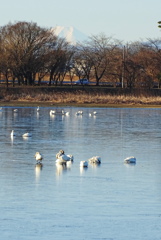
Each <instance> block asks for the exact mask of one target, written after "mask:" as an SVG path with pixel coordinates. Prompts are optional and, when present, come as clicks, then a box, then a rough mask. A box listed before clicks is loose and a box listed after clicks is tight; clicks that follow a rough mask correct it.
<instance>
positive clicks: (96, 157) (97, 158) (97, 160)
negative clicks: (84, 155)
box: [88, 156, 101, 164]
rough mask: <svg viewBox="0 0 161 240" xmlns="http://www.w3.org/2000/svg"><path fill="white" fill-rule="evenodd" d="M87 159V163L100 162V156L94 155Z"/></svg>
mask: <svg viewBox="0 0 161 240" xmlns="http://www.w3.org/2000/svg"><path fill="white" fill-rule="evenodd" d="M88 161H89V163H95V164H100V163H101V157H99V156H94V157H92V158H89V159H88Z"/></svg>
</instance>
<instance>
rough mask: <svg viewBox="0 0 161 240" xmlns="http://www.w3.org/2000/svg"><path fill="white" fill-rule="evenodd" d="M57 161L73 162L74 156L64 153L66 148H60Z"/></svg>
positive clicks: (62, 162) (61, 162) (60, 162)
mask: <svg viewBox="0 0 161 240" xmlns="http://www.w3.org/2000/svg"><path fill="white" fill-rule="evenodd" d="M56 159H57V160H56V161H55V162H56V163H59V164H61V165H63V164H66V163H67V162H73V160H74V157H73V155H66V154H65V153H64V150H60V151H59V152H58V153H57V154H56Z"/></svg>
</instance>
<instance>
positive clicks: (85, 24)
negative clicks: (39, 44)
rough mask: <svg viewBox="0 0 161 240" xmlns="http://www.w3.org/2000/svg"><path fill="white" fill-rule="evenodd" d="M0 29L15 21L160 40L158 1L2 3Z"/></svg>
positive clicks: (9, 0)
mask: <svg viewBox="0 0 161 240" xmlns="http://www.w3.org/2000/svg"><path fill="white" fill-rule="evenodd" d="M0 10H1V11H0V26H4V25H6V24H8V23H9V22H11V23H14V22H17V21H28V22H31V21H32V22H36V23H37V24H38V25H39V26H40V27H48V28H50V27H55V26H56V25H60V26H65V27H69V26H73V27H75V28H77V29H78V30H79V31H81V32H83V33H85V34H86V35H88V36H91V35H98V34H100V33H104V34H105V35H106V36H108V37H113V38H116V39H118V40H122V41H124V42H133V41H137V40H138V41H140V40H145V39H147V38H152V39H156V38H161V30H160V29H159V28H158V27H157V26H158V24H157V22H158V21H161V0H97V1H96V0H2V1H1V3H0Z"/></svg>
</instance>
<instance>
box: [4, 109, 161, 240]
mask: <svg viewBox="0 0 161 240" xmlns="http://www.w3.org/2000/svg"><path fill="white" fill-rule="evenodd" d="M51 109H53V110H56V111H57V114H56V115H55V116H50V114H49V112H50V110H51ZM13 110H14V108H12V107H6V108H3V110H2V111H1V112H0V126H1V131H0V146H1V147H0V163H1V167H0V183H1V187H0V213H1V214H0V235H1V239H3V240H11V239H12V240H31V239H33V240H45V239H47V240H53V239H56V240H87V239H88V240H100V239H102V240H159V239H161V230H160V226H161V109H144V108H139V109H135V108H133V109H123V108H122V109H112V108H81V109H78V108H74V107H71V108H70V107H66V108H64V110H65V111H69V112H70V115H69V116H62V114H61V113H60V112H61V110H62V108H51V107H50V108H47V107H44V108H43V107H42V108H40V111H39V113H37V110H36V108H34V107H33V108H30V107H29V108H18V112H17V113H14V111H13ZM78 110H83V116H76V115H75V113H76V111H78ZM93 111H97V115H96V116H89V113H91V112H93ZM12 129H14V130H15V133H16V136H15V137H14V138H11V136H10V133H11V130H12ZM25 132H30V133H32V137H29V138H25V139H24V138H23V137H22V134H23V133H25ZM60 149H63V150H64V151H65V153H66V154H73V156H74V163H73V164H72V165H71V166H70V167H68V168H65V169H62V168H61V167H57V166H56V165H55V160H56V158H55V155H56V153H57V152H58V151H59V150H60ZM37 151H40V152H41V153H42V154H43V157H44V159H43V167H42V168H40V167H39V166H38V165H36V161H35V158H34V155H35V153H36V152H37ZM96 155H98V156H100V157H101V159H102V163H101V165H100V166H95V165H89V166H88V168H87V169H82V168H80V166H79V164H80V161H81V160H88V159H89V158H90V157H92V156H96ZM129 156H135V157H136V164H135V165H134V164H133V165H131V164H125V163H124V162H123V160H124V158H126V157H129Z"/></svg>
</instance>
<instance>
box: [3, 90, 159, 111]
mask: <svg viewBox="0 0 161 240" xmlns="http://www.w3.org/2000/svg"><path fill="white" fill-rule="evenodd" d="M4 103H5V105H11V104H13V105H19V104H21V103H23V104H26V105H29V104H30V105H34V104H39V105H41V104H42V105H43V104H45V105H60V104H62V105H86V106H87V105H97V106H110V105H115V106H116V107H117V106H120V105H122V106H125V105H126V106H133V107H135V106H137V107H138V106H140V107H144V106H149V107H151V106H154V105H156V106H157V107H160V106H161V96H152V95H147V94H142V93H141V94H139V95H138V94H137V95H136V94H111V93H105V92H93V91H81V90H78V91H74V92H70V91H56V92H53V91H36V92H35V91H34V90H30V91H13V90H12V91H9V92H8V91H0V105H4Z"/></svg>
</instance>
